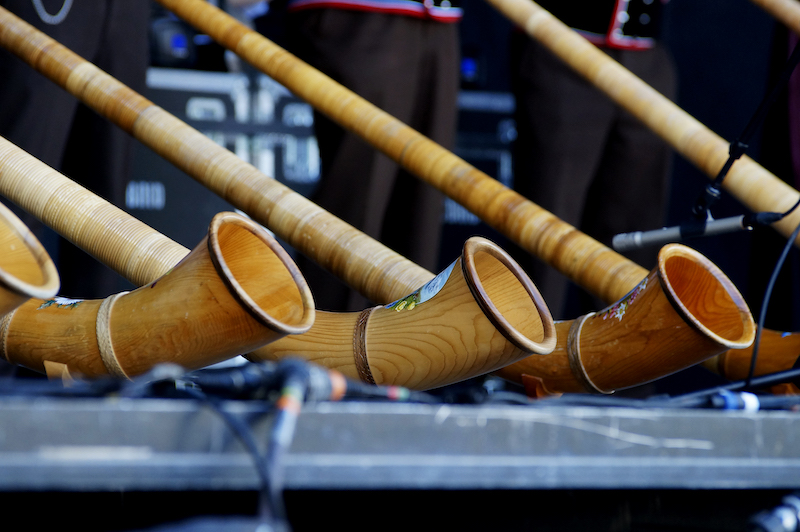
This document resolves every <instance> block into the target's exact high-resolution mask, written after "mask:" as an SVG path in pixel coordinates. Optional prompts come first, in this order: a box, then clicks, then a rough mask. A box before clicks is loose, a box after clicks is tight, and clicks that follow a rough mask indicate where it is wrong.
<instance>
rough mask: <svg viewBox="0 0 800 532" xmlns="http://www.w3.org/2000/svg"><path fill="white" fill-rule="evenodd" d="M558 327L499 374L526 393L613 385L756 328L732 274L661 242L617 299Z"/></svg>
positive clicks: (661, 370) (650, 374)
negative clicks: (550, 339) (552, 346)
mask: <svg viewBox="0 0 800 532" xmlns="http://www.w3.org/2000/svg"><path fill="white" fill-rule="evenodd" d="M556 328H557V330H558V338H559V339H560V340H562V341H561V342H559V345H558V346H557V348H556V350H555V351H553V353H552V354H550V355H545V356H543V357H537V358H536V360H531V359H525V360H521V361H520V362H516V363H514V364H511V365H509V366H507V367H505V368H503V369H501V370H499V371H498V372H497V374H498V375H499V376H501V377H504V378H506V379H509V380H514V381H517V382H519V383H521V384H523V385H524V386H525V389H526V391H527V393H528V395H531V396H544V395H550V394H554V393H565V392H571V393H576V392H580V393H583V392H591V393H612V392H614V391H616V390H620V389H624V388H628V387H632V386H635V385H638V384H642V383H645V382H650V381H653V380H656V379H657V378H659V377H661V376H663V375H665V374H670V373H674V372H676V371H678V370H681V369H683V368H686V367H688V366H689V365H692V363H693V362H694V361H696V360H698V359H701V358H702V359H706V358H708V357H710V356H713V355H716V354H718V353H720V352H722V351H726V350H737V349H742V348H745V347H748V346H749V345H751V344H752V342H753V339H754V337H755V332H756V325H755V322H754V321H753V318H752V315H751V314H750V311H749V310H748V308H747V305H746V304H745V302H744V299H743V298H742V296H741V294H740V293H739V292H738V291H737V290H736V287H735V286H734V285H733V283H732V282H731V281H730V279H728V278H727V277H726V276H725V274H723V273H722V272H721V271H720V270H719V268H717V267H716V266H715V265H714V264H712V263H711V262H710V261H709V260H708V259H707V258H705V257H704V256H702V255H701V254H700V253H698V252H697V251H695V250H693V249H691V248H688V247H686V246H684V245H682V244H669V245H666V246H664V247H663V248H662V249H661V250H660V251H659V254H658V264H657V266H656V267H655V268H653V270H652V271H651V272H650V274H649V275H648V276H647V277H645V278H644V279H643V280H642V282H641V283H639V284H638V285H637V286H636V288H634V289H633V290H631V291H630V292H629V293H628V294H627V295H626V296H625V297H624V298H622V299H621V300H620V301H618V302H617V303H615V304H614V305H611V306H609V307H607V308H605V309H603V310H601V311H599V312H596V313H595V312H592V313H589V314H587V315H585V316H581V317H580V318H577V319H575V320H572V321H566V322H564V321H562V322H557V323H556Z"/></svg>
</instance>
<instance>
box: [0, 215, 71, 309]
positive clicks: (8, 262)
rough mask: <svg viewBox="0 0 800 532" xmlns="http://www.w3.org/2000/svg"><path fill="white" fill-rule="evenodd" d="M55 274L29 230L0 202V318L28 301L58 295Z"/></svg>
mask: <svg viewBox="0 0 800 532" xmlns="http://www.w3.org/2000/svg"><path fill="white" fill-rule="evenodd" d="M58 288H59V278H58V271H56V266H55V264H54V263H53V260H52V259H51V258H50V255H48V253H47V251H46V250H45V249H44V247H43V246H42V244H41V243H40V242H39V240H37V238H36V237H35V236H34V235H33V233H31V231H30V229H28V227H27V226H26V225H25V224H24V223H23V222H22V220H20V219H19V218H18V217H17V215H15V214H14V213H13V212H11V210H10V209H9V208H8V207H6V206H5V205H3V204H2V203H0V318H2V316H5V315H6V314H8V313H9V312H11V311H13V310H14V309H16V308H17V307H19V306H20V305H22V304H23V303H25V302H26V301H28V300H29V299H31V298H39V299H42V298H48V297H53V296H55V295H56V294H57V293H58Z"/></svg>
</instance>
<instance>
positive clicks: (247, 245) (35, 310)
mask: <svg viewBox="0 0 800 532" xmlns="http://www.w3.org/2000/svg"><path fill="white" fill-rule="evenodd" d="M313 319H314V308H313V300H312V298H311V292H310V290H309V288H308V286H307V285H306V284H305V281H304V280H303V279H302V277H301V276H300V274H299V270H297V267H296V266H295V265H294V263H293V262H292V261H291V259H290V258H289V256H288V254H286V252H285V251H284V250H283V249H282V248H281V247H280V245H279V244H278V243H277V242H276V241H275V239H273V238H272V237H271V236H270V235H269V233H268V232H267V231H265V230H264V229H263V228H262V227H261V226H259V225H257V224H255V223H254V222H252V221H250V220H248V219H247V218H244V217H242V216H240V215H238V214H235V213H220V214H218V215H217V216H215V217H214V219H213V220H212V222H211V225H210V227H209V232H208V235H207V236H206V237H205V238H204V239H203V241H202V242H200V244H198V245H197V246H196V247H195V248H194V249H193V250H192V251H191V252H190V253H189V254H188V255H187V256H186V257H185V258H184V259H183V260H182V261H181V262H180V263H178V264H177V265H176V266H175V267H174V268H173V269H172V270H171V271H169V272H168V273H167V274H165V275H163V276H162V277H161V278H160V279H158V280H156V281H154V282H152V283H150V284H148V285H145V286H142V287H140V288H138V289H136V290H133V291H131V292H125V293H121V294H114V295H112V296H110V297H108V298H106V299H103V300H79V299H65V298H54V299H48V300H37V299H32V300H30V301H28V302H27V303H25V304H23V305H22V306H21V307H20V308H18V309H17V310H16V311H15V312H13V313H10V314H8V315H6V318H5V319H4V320H3V322H2V325H0V332H2V340H3V341H2V343H1V344H0V345H2V351H3V353H2V354H3V356H4V358H5V359H6V360H7V361H9V362H11V363H13V364H18V365H21V366H25V367H28V368H30V369H33V370H35V371H41V372H45V371H46V369H47V364H48V363H51V364H63V365H65V366H66V367H67V369H68V370H69V372H70V373H78V374H81V375H84V376H87V377H96V376H99V375H109V374H110V375H113V376H117V377H129V376H133V375H138V374H141V373H144V372H146V371H147V370H149V369H151V368H152V367H153V366H154V365H156V364H158V363H163V362H171V363H175V364H179V365H181V366H183V367H184V368H187V369H197V368H200V367H204V366H207V365H209V364H213V363H216V362H220V361H222V360H226V359H228V358H232V357H234V356H237V355H239V354H241V353H243V352H247V351H249V350H251V349H254V348H256V347H260V346H262V345H264V344H265V343H268V342H272V341H274V340H276V339H278V338H281V337H283V336H285V335H287V334H299V333H302V332H305V331H306V330H308V328H309V327H310V326H311V323H312V321H313Z"/></svg>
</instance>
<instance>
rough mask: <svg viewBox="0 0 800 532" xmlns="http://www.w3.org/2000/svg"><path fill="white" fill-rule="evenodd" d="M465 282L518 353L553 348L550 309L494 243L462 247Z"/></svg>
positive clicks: (478, 240) (545, 351)
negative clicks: (517, 349)
mask: <svg viewBox="0 0 800 532" xmlns="http://www.w3.org/2000/svg"><path fill="white" fill-rule="evenodd" d="M462 268H463V271H464V278H465V279H466V281H467V285H468V286H469V288H470V291H471V292H472V295H473V297H474V298H475V300H476V301H477V303H478V305H479V306H480V307H481V309H482V310H483V312H484V314H485V315H486V317H487V318H488V319H489V321H491V322H492V324H493V325H494V326H495V327H496V328H497V330H498V331H500V333H501V334H502V335H503V336H504V337H505V338H506V339H507V340H508V341H509V342H511V343H512V344H513V345H515V346H516V347H518V348H519V349H521V350H523V351H526V352H529V353H532V354H539V355H546V354H548V353H551V352H552V351H553V349H555V346H556V328H555V323H554V322H553V316H552V315H551V313H550V309H549V308H548V306H547V304H546V303H545V301H544V299H543V298H542V296H541V294H540V293H539V290H538V289H537V288H536V285H535V284H534V283H533V281H531V279H530V277H528V275H527V274H526V273H525V272H524V271H523V270H522V268H521V267H520V266H519V264H517V262H516V261H515V260H514V259H512V258H511V256H510V255H508V253H506V252H505V251H504V250H503V249H502V248H500V247H499V246H497V245H496V244H494V243H493V242H491V241H489V240H487V239H485V238H482V237H472V238H470V239H469V240H467V241H466V243H465V244H464V260H463V262H462Z"/></svg>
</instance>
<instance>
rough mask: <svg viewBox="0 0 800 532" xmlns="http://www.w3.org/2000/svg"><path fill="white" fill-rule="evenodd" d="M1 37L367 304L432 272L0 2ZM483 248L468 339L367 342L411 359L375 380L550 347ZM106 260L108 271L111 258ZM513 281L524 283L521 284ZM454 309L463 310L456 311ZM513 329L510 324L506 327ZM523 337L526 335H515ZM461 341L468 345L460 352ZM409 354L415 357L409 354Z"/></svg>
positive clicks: (319, 335)
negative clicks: (393, 344) (403, 345)
mask: <svg viewBox="0 0 800 532" xmlns="http://www.w3.org/2000/svg"><path fill="white" fill-rule="evenodd" d="M0 42H2V45H3V46H5V47H7V48H8V49H9V50H11V51H12V52H14V53H16V54H17V55H18V56H19V57H20V58H22V59H23V60H25V61H27V62H28V63H29V64H31V66H33V67H34V68H36V69H37V70H39V71H40V72H42V73H43V74H45V75H46V76H47V77H49V78H50V79H52V80H53V81H55V82H57V83H58V84H59V85H61V86H62V87H64V88H66V89H67V90H68V91H69V92H71V93H72V94H74V95H75V96H77V97H78V98H79V99H81V100H82V101H84V102H85V103H86V104H87V105H89V106H90V107H92V108H94V109H95V110H96V111H98V112H99V113H100V114H101V115H103V116H106V117H107V118H109V119H110V120H112V121H113V122H115V123H116V124H118V125H120V126H121V127H122V128H123V129H125V130H126V131H128V132H129V133H131V134H132V135H133V136H134V137H136V138H137V139H139V140H140V141H141V142H142V143H143V144H145V145H147V146H149V147H151V148H152V149H154V150H155V151H156V152H158V153H160V154H161V155H162V156H164V157H165V158H166V159H167V160H169V161H171V162H173V163H174V164H175V165H176V166H178V167H179V168H181V169H182V170H184V171H185V172H186V173H187V174H189V175H190V176H192V177H194V178H195V179H197V180H198V181H200V182H201V183H203V184H204V185H206V186H207V187H208V188H210V189H211V190H212V191H214V192H216V193H217V194H219V195H220V196H222V197H223V198H224V199H226V200H227V201H229V202H230V203H232V204H233V205H235V206H237V207H238V208H240V209H241V210H242V211H244V212H246V213H248V214H249V215H251V216H252V217H253V218H254V219H256V220H257V221H258V222H260V223H263V224H264V225H266V226H267V227H269V228H270V229H272V230H273V231H274V232H275V233H276V234H277V235H278V236H280V237H281V238H283V239H284V240H285V241H287V242H289V243H290V244H291V245H292V246H294V247H295V248H297V249H298V250H300V251H301V252H303V253H305V254H306V255H307V256H309V257H311V258H313V259H315V260H316V261H317V262H318V263H320V264H321V265H322V266H323V267H326V268H327V269H329V270H330V271H332V272H333V273H334V274H335V275H337V276H339V277H340V278H342V279H343V280H344V281H345V282H347V283H348V284H350V285H351V286H353V287H354V288H356V289H358V290H359V291H360V292H361V293H362V294H364V295H366V296H367V297H369V298H370V299H372V300H373V301H383V302H389V301H393V300H396V299H400V298H404V297H406V296H408V295H409V294H410V293H412V292H413V291H414V290H416V289H418V288H420V287H421V286H423V285H425V284H426V283H427V282H429V281H431V280H432V279H433V278H434V277H435V276H434V275H433V274H432V273H430V272H428V271H427V270H425V269H424V268H421V267H420V266H418V265H416V264H414V263H413V262H411V261H409V260H407V259H405V258H403V257H401V256H400V255H399V254H397V253H395V252H393V251H392V250H390V249H388V248H386V247H385V246H383V245H382V244H380V243H378V242H376V241H374V240H373V239H371V238H370V237H368V236H367V235H365V234H363V233H361V232H360V231H357V230H356V229H355V228H353V227H352V226H350V225H349V224H346V223H345V222H343V221H342V220H340V219H338V218H336V217H335V216H333V215H332V214H330V213H328V212H326V211H324V210H323V209H321V208H319V207H318V206H317V205H315V204H314V203H312V202H311V201H309V200H307V199H306V198H305V197H303V196H301V195H299V194H297V193H295V192H293V191H292V190H290V189H288V188H287V187H285V186H283V185H281V184H280V183H278V182H277V181H275V180H274V179H271V178H269V177H267V176H265V175H263V174H262V173H261V172H259V171H258V170H257V169H256V168H254V167H253V166H252V165H249V164H247V163H244V162H243V161H242V160H240V159H239V158H237V157H236V156H235V155H234V154H232V153H231V152H229V151H228V150H226V149H224V148H222V147H220V146H218V145H217V144H216V143H214V142H213V141H211V140H210V139H209V138H208V137H206V136H205V135H203V134H201V133H200V132H198V131H196V130H194V129H192V128H190V127H189V126H188V125H186V124H184V123H183V122H181V121H180V120H178V119H177V118H175V117H173V116H172V115H170V114H169V113H166V112H165V111H163V110H162V109H160V108H158V107H157V106H155V105H153V104H152V103H151V102H149V101H147V100H146V99H145V98H143V97H141V96H140V95H138V94H136V93H135V92H133V91H131V90H130V89H128V88H127V87H125V86H124V85H122V84H121V83H120V82H119V81H117V80H115V79H113V78H111V77H110V76H108V75H107V74H105V73H103V72H102V71H100V70H99V69H97V67H95V66H94V65H92V64H91V63H89V62H87V61H85V60H83V59H82V58H80V57H78V56H77V55H75V54H74V53H72V52H70V51H69V50H67V49H66V48H65V47H63V46H61V45H60V44H58V43H57V42H55V41H54V40H53V39H51V38H50V37H48V36H46V35H44V34H43V33H41V32H38V31H37V30H35V29H34V28H32V27H31V26H30V25H28V24H26V23H24V22H23V21H21V20H19V19H18V18H17V17H15V16H14V15H12V14H10V13H8V12H7V11H5V10H2V9H0ZM23 207H24V205H23ZM481 246H482V247H483V248H484V249H489V248H490V247H491V248H492V249H493V250H494V251H493V252H492V253H488V252H486V251H481V252H480V253H478V254H479V255H481V256H489V255H492V254H494V255H495V258H496V260H495V261H494V262H492V260H488V259H487V260H480V261H477V260H476V263H478V262H479V263H480V264H479V265H478V266H477V267H476V268H475V270H474V272H472V273H470V272H467V273H466V274H465V277H466V278H467V279H468V281H467V284H469V278H470V277H472V278H473V279H472V280H473V281H474V280H475V279H478V280H480V281H482V283H483V285H484V287H485V288H487V289H486V290H485V291H484V292H481V291H480V290H474V291H473V292H471V293H474V294H475V295H474V297H473V303H472V306H473V308H476V307H475V306H476V305H477V308H480V309H481V310H482V316H483V318H481V319H480V320H479V321H481V322H482V324H481V325H480V326H479V327H475V328H472V329H470V328H469V327H463V328H461V334H462V335H463V334H465V333H466V334H468V335H472V336H469V337H468V338H460V337H456V338H455V339H454V340H453V341H454V342H455V343H453V344H452V345H451V347H450V349H446V350H442V348H441V346H432V345H430V344H429V345H424V344H423V343H421V342H417V343H416V344H415V345H414V346H413V347H411V349H410V350H409V349H404V350H403V352H402V353H400V354H394V353H385V352H383V351H380V350H378V349H376V348H371V349H370V350H369V356H370V357H377V358H379V359H380V360H388V361H389V363H390V364H391V363H393V362H392V359H393V358H396V357H403V360H398V361H397V364H398V365H403V364H407V363H408V361H409V360H411V364H412V366H413V367H414V368H415V371H414V372H413V374H411V373H409V372H402V373H398V374H396V375H394V376H389V375H388V373H386V374H384V372H382V371H378V370H377V369H376V368H373V374H374V375H375V380H376V382H377V383H379V384H398V385H410V386H415V387H426V388H427V387H436V386H441V385H444V384H448V383H451V382H454V381H455V380H462V379H465V378H468V377H471V376H475V375H479V374H482V373H486V372H488V371H491V370H493V369H497V368H499V367H500V366H502V365H504V364H509V363H512V362H514V361H515V360H517V359H520V358H524V357H526V356H528V355H531V354H543V353H549V352H550V351H552V349H553V346H554V344H555V338H554V326H553V323H552V316H551V315H550V312H549V310H548V309H547V308H546V305H545V304H544V302H543V301H541V298H540V296H538V292H537V291H535V287H533V285H532V283H531V282H530V279H528V278H527V275H525V274H524V272H521V270H519V268H518V267H517V266H515V265H512V263H513V261H512V260H511V259H510V257H506V258H504V259H499V258H497V257H499V256H500V255H501V252H500V250H499V249H498V248H497V247H496V246H494V245H490V244H488V243H487V242H484V243H483V244H481ZM473 248H474V249H477V246H474V247H473V246H471V247H469V248H467V247H465V249H468V250H469V249H473ZM469 255H470V254H469V253H467V254H465V256H464V261H463V262H467V261H469V260H472V259H471V258H470V256H469ZM101 260H102V259H101ZM483 264H489V266H483ZM498 265H502V266H503V268H506V269H507V272H506V274H505V275H503V276H499V275H495V277H502V279H500V280H498V282H497V283H498V284H497V288H495V287H493V286H489V285H493V284H494V282H492V283H489V282H488V280H487V279H486V278H485V276H483V277H482V275H483V274H482V273H481V271H482V270H484V269H487V268H494V269H497V267H498ZM110 266H111V267H112V269H113V268H114V266H113V265H110ZM461 270H464V269H463V268H461ZM473 284H474V283H473ZM521 285H524V286H526V287H527V288H524V287H523V289H520V286H521ZM509 286H515V288H513V289H512V290H513V292H514V293H516V294H517V295H522V297H523V298H525V299H523V300H522V301H517V302H516V303H513V305H511V306H509V303H507V302H505V301H504V300H503V299H502V298H501V299H499V300H497V301H495V300H494V299H493V297H494V296H493V295H492V294H497V295H499V296H502V297H505V296H504V295H503V293H504V291H508V290H509ZM531 287H533V288H532V289H531ZM464 288H466V289H468V290H473V289H474V288H475V286H467V285H464ZM462 292H463V289H462ZM487 296H488V298H487ZM435 299H437V300H441V299H442V298H441V297H439V298H435ZM514 305H516V306H522V307H523V308H526V309H528V311H529V312H526V313H520V312H516V313H515V318H514V319H508V318H507V317H504V316H500V314H499V313H500V312H506V311H507V310H511V308H512V307H513V306H514ZM439 306H440V308H442V309H444V308H447V307H445V306H443V305H441V304H440V305H439ZM430 307H431V304H426V305H420V307H419V309H425V308H428V309H430ZM462 308H464V307H463V306H462ZM380 314H382V313H379V312H375V313H372V317H371V319H370V321H371V322H372V323H366V322H365V325H362V326H361V328H360V329H355V330H354V329H349V330H348V331H347V334H349V340H348V343H349V347H348V351H347V357H346V358H347V361H345V362H343V364H344V366H341V367H336V369H340V370H341V371H343V372H344V373H346V374H347V375H350V376H358V375H359V373H358V368H357V366H358V364H356V360H355V359H356V356H357V355H358V353H359V351H358V344H355V345H354V334H356V335H357V334H361V331H363V330H365V331H368V332H370V335H371V336H373V337H375V334H374V331H375V327H374V325H375V324H376V323H379V322H381V320H382V319H383V320H384V321H386V320H385V318H379V315H380ZM458 314H459V315H462V316H463V311H459V312H458ZM402 315H403V317H404V319H405V320H407V321H413V320H416V321H417V323H420V322H419V320H418V318H415V316H419V315H420V313H419V312H416V311H415V313H402ZM473 315H476V314H474V313H473ZM476 316H477V315H476ZM372 318H374V319H372ZM501 318H502V319H501ZM486 320H488V322H491V323H493V326H494V328H493V332H492V333H491V334H489V333H487V330H488V329H486V326H485V325H486ZM388 321H391V320H388ZM420 325H423V324H421V323H420ZM512 329H514V332H513V334H512V333H511V330H512ZM331 330H335V331H336V332H337V333H339V332H341V330H342V329H341V321H340V319H339V316H337V315H336V314H335V313H329V312H321V311H318V312H317V313H316V319H315V323H314V326H313V327H312V328H311V330H310V331H308V332H306V333H305V334H303V335H301V336H302V338H303V340H302V341H299V342H295V341H288V342H282V344H281V347H280V350H281V352H288V353H289V354H290V355H292V356H297V355H299V354H303V353H304V352H305V351H306V347H307V345H308V344H313V345H323V346H325V345H328V344H329V343H330V341H331V340H330V338H329V337H328V334H329V333H330V331H331ZM406 334H408V330H406ZM528 335H530V337H528ZM523 337H524V338H525V341H524V342H522V341H520V338H523ZM284 340H288V338H286V339H284ZM479 344H480V345H479ZM373 346H374V344H373ZM464 348H469V349H468V350H466V351H464V352H460V350H461V349H464ZM262 349H263V348H262ZM412 351H413V352H416V353H418V354H417V355H413V354H412V353H411V352H412ZM256 356H257V355H256ZM413 356H418V357H420V361H419V363H415V362H414V361H413V358H409V357H413ZM448 357H450V358H448ZM431 360H432V361H433V363H432V362H431ZM440 360H442V361H441V362H440ZM327 362H329V365H330V364H332V363H333V361H332V358H331V357H328V360H327ZM362 366H363V364H362ZM427 368H429V369H427ZM442 368H444V369H442ZM386 379H399V380H386Z"/></svg>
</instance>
